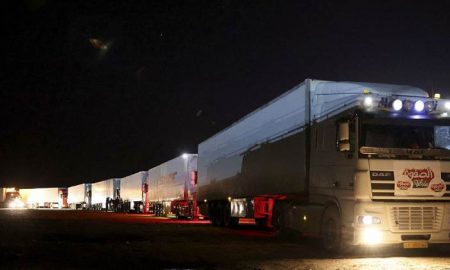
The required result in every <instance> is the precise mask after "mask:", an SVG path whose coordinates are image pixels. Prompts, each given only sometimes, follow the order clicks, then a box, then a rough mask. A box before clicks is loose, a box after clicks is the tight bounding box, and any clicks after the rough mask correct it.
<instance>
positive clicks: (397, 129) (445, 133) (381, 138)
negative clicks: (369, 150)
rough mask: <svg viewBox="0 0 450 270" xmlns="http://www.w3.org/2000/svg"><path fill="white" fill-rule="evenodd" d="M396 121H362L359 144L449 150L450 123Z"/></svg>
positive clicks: (379, 146)
mask: <svg viewBox="0 0 450 270" xmlns="http://www.w3.org/2000/svg"><path fill="white" fill-rule="evenodd" d="M416 121H419V122H416ZM396 122H397V121H392V119H391V121H389V122H387V123H379V121H374V122H372V123H371V122H366V123H364V124H363V126H362V138H361V139H362V144H361V146H367V147H378V148H409V149H436V148H437V149H446V150H450V125H442V124H436V125H433V124H430V123H426V122H424V120H414V121H408V120H406V121H404V122H400V121H399V122H397V123H396Z"/></svg>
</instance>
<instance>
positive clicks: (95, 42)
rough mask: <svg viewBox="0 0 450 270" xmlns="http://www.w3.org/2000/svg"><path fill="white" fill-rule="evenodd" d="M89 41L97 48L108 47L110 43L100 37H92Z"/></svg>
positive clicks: (105, 48) (104, 48) (103, 48)
mask: <svg viewBox="0 0 450 270" xmlns="http://www.w3.org/2000/svg"><path fill="white" fill-rule="evenodd" d="M89 42H90V43H91V45H92V47H94V48H96V49H101V50H107V49H108V44H107V43H106V42H104V41H102V40H100V39H98V38H90V39H89Z"/></svg>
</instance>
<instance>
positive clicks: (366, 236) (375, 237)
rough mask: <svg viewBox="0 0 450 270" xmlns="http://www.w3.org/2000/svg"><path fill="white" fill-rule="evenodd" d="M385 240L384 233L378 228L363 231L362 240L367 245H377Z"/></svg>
mask: <svg viewBox="0 0 450 270" xmlns="http://www.w3.org/2000/svg"><path fill="white" fill-rule="evenodd" d="M382 241H383V234H382V233H381V232H380V231H379V230H376V229H365V230H364V231H363V232H362V242H363V244H366V245H375V244H379V243H381V242H382Z"/></svg>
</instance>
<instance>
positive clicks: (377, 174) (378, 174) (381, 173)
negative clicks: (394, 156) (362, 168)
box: [372, 172, 391, 177]
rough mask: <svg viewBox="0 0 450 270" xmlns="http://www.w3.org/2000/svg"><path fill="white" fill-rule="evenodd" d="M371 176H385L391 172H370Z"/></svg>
mask: <svg viewBox="0 0 450 270" xmlns="http://www.w3.org/2000/svg"><path fill="white" fill-rule="evenodd" d="M372 176H377V177H387V176H391V173H390V172H372Z"/></svg>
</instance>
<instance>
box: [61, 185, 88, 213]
mask: <svg viewBox="0 0 450 270" xmlns="http://www.w3.org/2000/svg"><path fill="white" fill-rule="evenodd" d="M91 187H92V186H91V184H90V183H83V184H79V185H75V186H71V187H69V188H68V194H67V202H68V204H69V207H70V208H71V209H76V210H87V209H89V208H90V207H91V204H92V200H91V198H92V192H91Z"/></svg>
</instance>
